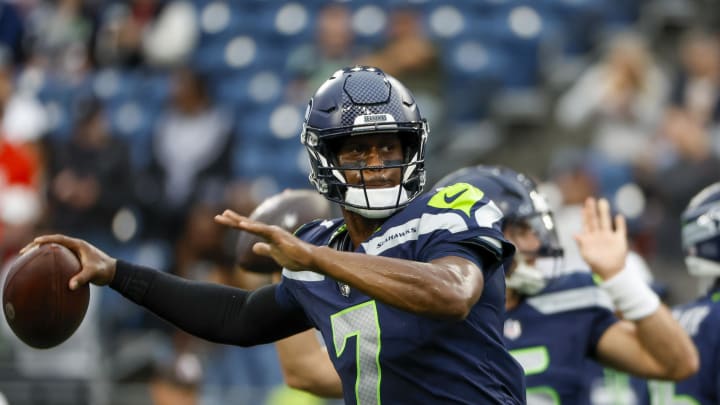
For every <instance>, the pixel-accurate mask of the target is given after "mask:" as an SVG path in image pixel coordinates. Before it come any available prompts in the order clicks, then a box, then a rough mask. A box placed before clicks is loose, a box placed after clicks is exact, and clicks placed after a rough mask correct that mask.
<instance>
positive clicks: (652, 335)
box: [575, 198, 699, 380]
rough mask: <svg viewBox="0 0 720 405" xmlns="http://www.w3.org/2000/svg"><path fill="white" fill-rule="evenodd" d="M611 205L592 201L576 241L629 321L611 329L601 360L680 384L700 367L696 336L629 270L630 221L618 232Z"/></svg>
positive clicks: (619, 224)
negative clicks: (626, 264) (625, 266)
mask: <svg viewBox="0 0 720 405" xmlns="http://www.w3.org/2000/svg"><path fill="white" fill-rule="evenodd" d="M612 222H613V221H612V218H611V215H610V206H609V204H608V202H607V200H604V199H601V200H600V201H599V202H596V201H595V199H592V198H590V199H588V200H587V201H586V203H585V207H584V209H583V231H582V233H580V234H579V235H577V236H576V238H575V239H576V241H577V242H578V245H579V246H580V251H581V254H582V256H583V259H584V260H585V261H586V262H587V263H588V265H589V266H590V268H591V270H592V271H593V272H594V273H595V274H597V275H599V276H600V277H601V278H602V279H603V280H604V281H603V283H602V284H601V287H602V288H603V289H604V290H605V291H606V292H607V293H608V294H609V295H610V297H611V299H612V300H613V304H614V305H615V307H616V308H617V309H618V310H619V311H620V312H621V314H622V316H623V317H624V319H626V320H625V321H621V322H617V323H615V324H614V325H613V326H611V327H609V328H608V329H607V330H606V331H605V333H604V334H603V335H602V337H601V338H600V340H599V341H598V345H597V348H596V351H597V357H598V359H599V360H600V361H601V362H602V363H604V364H606V365H608V366H611V367H613V368H616V369H618V370H621V371H626V372H629V373H632V374H635V375H638V376H642V377H647V378H657V379H671V380H680V379H684V378H687V377H689V376H690V375H692V374H693V373H695V372H696V371H697V369H698V367H699V360H698V354H697V350H696V348H695V346H694V344H693V343H692V340H691V339H690V337H689V336H688V335H687V334H686V333H685V331H684V330H683V329H682V327H681V326H680V325H679V324H678V323H677V321H675V319H674V318H673V317H672V315H671V314H670V311H669V310H668V309H667V307H665V306H664V305H662V304H661V303H660V301H659V299H658V298H657V296H656V295H655V293H654V292H652V290H650V288H649V287H648V286H647V284H646V283H645V282H644V281H642V280H641V279H640V278H639V277H636V276H634V275H633V274H631V273H629V272H627V271H623V267H624V264H625V257H626V256H627V250H628V247H627V240H626V226H625V220H624V218H623V217H622V216H620V215H618V216H617V217H616V218H615V221H614V222H615V229H613V223H612Z"/></svg>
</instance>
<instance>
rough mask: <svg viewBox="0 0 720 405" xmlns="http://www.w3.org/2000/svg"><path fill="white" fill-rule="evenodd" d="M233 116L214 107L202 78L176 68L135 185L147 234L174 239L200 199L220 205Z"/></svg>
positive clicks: (228, 168)
mask: <svg viewBox="0 0 720 405" xmlns="http://www.w3.org/2000/svg"><path fill="white" fill-rule="evenodd" d="M232 124H233V122H232V117H231V116H230V114H229V113H228V112H227V111H225V110H223V109H221V108H220V107H218V106H216V105H215V103H214V100H213V99H212V98H211V96H210V93H209V92H208V87H207V83H206V81H205V79H204V78H203V77H201V76H200V75H199V74H197V73H196V72H194V71H192V70H190V69H187V68H180V69H178V70H176V71H175V72H174V74H173V89H172V96H171V100H170V102H169V105H168V106H167V107H166V109H165V111H164V113H163V114H162V115H161V117H160V118H159V120H158V124H157V126H156V129H155V132H154V134H153V139H152V146H151V159H152V162H151V164H150V167H149V168H148V169H147V171H146V172H145V173H143V176H142V177H140V178H138V179H137V180H136V181H135V187H136V195H137V196H138V198H139V200H140V202H141V203H142V204H143V211H144V215H143V221H144V226H145V236H148V237H159V238H160V239H167V240H177V239H178V237H179V236H180V235H182V234H183V228H184V226H185V222H186V218H187V214H188V212H189V210H190V208H191V207H192V206H193V205H195V204H196V203H197V202H199V201H206V202H218V201H220V200H221V199H223V198H224V196H225V193H226V189H227V187H228V186H229V183H230V180H231V173H232V171H231V159H230V153H231V152H232V151H233V150H234V149H233V147H232V146H231V144H232V142H233V137H232V132H233V128H232Z"/></svg>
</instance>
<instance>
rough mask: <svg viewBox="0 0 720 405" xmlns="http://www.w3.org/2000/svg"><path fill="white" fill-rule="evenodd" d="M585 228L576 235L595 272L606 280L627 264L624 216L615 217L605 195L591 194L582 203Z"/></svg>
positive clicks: (587, 261)
mask: <svg viewBox="0 0 720 405" xmlns="http://www.w3.org/2000/svg"><path fill="white" fill-rule="evenodd" d="M582 215H583V229H582V231H581V232H580V233H579V234H577V235H575V241H576V242H577V244H578V246H579V247H580V254H581V255H582V258H583V260H585V262H586V263H587V264H588V265H589V266H590V269H591V270H592V271H593V273H595V274H597V275H599V276H600V277H601V278H602V279H603V280H607V279H609V278H611V277H612V276H614V275H615V274H617V273H619V272H620V271H621V270H622V269H623V267H624V266H625V257H626V256H627V252H628V242H627V231H626V226H625V218H624V217H623V216H622V215H616V216H615V218H614V222H615V224H614V225H615V226H614V229H613V218H612V215H611V214H610V204H609V203H608V201H607V200H606V199H604V198H601V199H600V200H596V199H595V198H588V199H587V200H585V206H584V207H583V214H582Z"/></svg>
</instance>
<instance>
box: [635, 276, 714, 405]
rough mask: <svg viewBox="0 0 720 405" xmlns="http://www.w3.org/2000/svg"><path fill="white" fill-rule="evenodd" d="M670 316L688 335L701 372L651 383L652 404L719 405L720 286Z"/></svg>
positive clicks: (680, 307)
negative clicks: (692, 343) (672, 380)
mask: <svg viewBox="0 0 720 405" xmlns="http://www.w3.org/2000/svg"><path fill="white" fill-rule="evenodd" d="M672 312H673V316H675V319H677V321H678V323H680V325H682V327H683V328H684V329H685V331H686V332H687V333H688V335H690V337H691V338H692V340H693V342H694V343H695V346H696V347H697V350H698V354H699V355H700V370H699V371H698V372H697V373H696V374H695V375H694V376H692V377H690V378H688V379H686V380H683V381H680V382H676V383H673V382H666V381H650V382H649V383H648V385H649V388H650V398H651V402H650V403H651V404H673V405H698V404H703V405H705V404H708V405H709V404H714V405H717V404H719V403H720V287H718V286H716V287H714V288H713V289H711V290H710V292H708V294H707V295H705V296H703V297H701V298H699V299H697V300H695V301H693V302H691V303H688V304H685V305H679V306H676V307H674V308H673V311H672Z"/></svg>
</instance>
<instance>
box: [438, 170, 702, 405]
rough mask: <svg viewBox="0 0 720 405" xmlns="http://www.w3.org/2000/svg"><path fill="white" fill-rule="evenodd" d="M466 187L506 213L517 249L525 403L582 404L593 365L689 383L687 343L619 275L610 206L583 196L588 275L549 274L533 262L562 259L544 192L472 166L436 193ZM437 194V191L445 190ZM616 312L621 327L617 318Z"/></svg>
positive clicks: (644, 292) (620, 240)
mask: <svg viewBox="0 0 720 405" xmlns="http://www.w3.org/2000/svg"><path fill="white" fill-rule="evenodd" d="M456 183H461V184H463V183H467V184H472V185H473V186H475V187H477V188H478V189H479V190H481V191H482V192H483V193H484V194H485V195H486V196H487V197H489V198H490V199H491V200H492V201H493V202H494V203H495V204H496V205H497V206H498V207H499V208H500V209H501V210H502V211H503V214H504V218H503V221H502V228H503V232H504V234H505V237H506V238H507V239H508V240H509V241H511V242H512V243H513V244H515V246H516V249H517V253H516V255H515V260H514V263H513V266H512V268H511V271H510V273H509V274H508V276H507V280H506V284H507V288H508V290H507V294H506V309H507V313H506V315H505V325H504V337H505V344H506V345H507V347H508V349H510V350H511V353H512V354H513V355H514V356H515V358H516V359H517V360H518V361H519V362H520V363H521V364H522V365H523V368H524V370H525V375H526V377H527V380H526V385H527V401H528V403H530V404H535V403H541V404H545V403H554V404H559V403H562V404H587V403H589V401H590V395H589V390H590V386H589V385H590V384H589V381H588V379H587V374H586V373H585V369H586V365H587V362H588V360H589V359H595V360H597V361H599V362H600V363H602V364H604V365H606V366H609V367H612V368H615V369H617V370H621V371H625V372H628V373H632V374H634V375H637V376H642V377H652V378H661V379H670V380H679V379H682V378H686V377H687V376H689V375H691V374H692V373H694V372H695V371H696V369H697V364H698V356H697V352H696V350H695V347H694V346H693V344H692V342H691V340H690V338H689V337H688V336H687V334H685V333H684V332H683V330H682V328H681V327H680V326H679V325H678V323H677V322H675V321H674V320H673V318H672V316H671V314H670V312H669V311H668V309H667V308H666V307H664V306H663V305H662V304H661V303H660V301H659V299H658V297H657V296H656V295H655V293H654V292H653V291H652V290H650V288H649V287H648V286H647V284H646V283H645V282H644V281H643V280H641V279H640V278H639V277H637V276H635V275H634V273H630V272H628V271H623V266H624V264H625V256H626V254H627V249H628V246H627V242H626V234H625V222H624V219H623V218H622V217H621V216H617V217H615V219H614V221H613V220H612V217H611V215H610V208H609V204H608V202H607V201H606V200H604V199H601V200H599V201H596V200H594V199H589V200H588V201H587V202H586V204H585V207H584V210H583V226H584V228H583V231H582V232H581V233H580V234H578V235H576V241H577V243H578V244H579V247H580V252H581V254H582V257H583V259H584V260H585V262H587V263H588V265H589V266H590V268H591V270H592V272H593V273H594V275H595V276H596V277H599V278H600V279H602V281H601V282H600V283H599V285H596V283H595V282H594V281H593V277H592V275H591V274H590V273H589V272H587V271H584V272H575V273H569V274H568V273H566V274H563V275H558V276H557V277H554V278H550V277H548V275H547V274H544V272H543V270H541V269H540V268H538V266H537V265H536V263H537V262H538V259H541V258H542V259H544V260H546V261H547V260H548V259H550V260H552V259H559V258H560V257H561V255H562V249H561V246H560V245H559V243H558V240H557V236H556V233H555V229H554V228H555V224H554V221H553V216H552V213H551V212H550V210H549V207H548V206H547V204H546V202H545V200H544V198H543V196H542V195H541V194H540V193H539V192H538V191H537V188H536V185H535V183H534V182H533V181H532V180H531V179H530V178H528V177H527V176H525V175H523V174H520V173H517V172H515V171H513V170H510V169H507V168H503V167H488V166H475V167H471V168H465V169H461V170H459V171H457V172H454V173H451V174H450V175H448V176H446V178H444V179H442V180H440V182H439V183H438V186H439V187H450V188H456V187H458V186H457V185H456ZM441 190H442V189H441ZM614 308H617V309H618V310H619V311H620V312H621V313H622V315H623V317H624V318H625V319H627V321H619V320H618V319H617V318H616V316H615V315H614V313H613V309H614Z"/></svg>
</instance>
